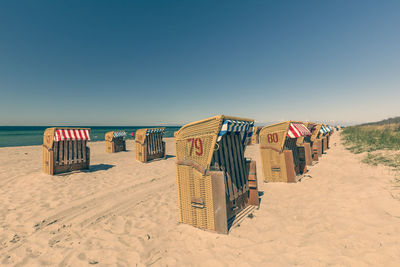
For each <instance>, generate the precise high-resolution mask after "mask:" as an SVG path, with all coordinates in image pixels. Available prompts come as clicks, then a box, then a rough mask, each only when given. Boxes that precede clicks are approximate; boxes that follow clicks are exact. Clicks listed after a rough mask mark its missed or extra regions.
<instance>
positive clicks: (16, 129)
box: [0, 126, 181, 147]
mask: <svg viewBox="0 0 400 267" xmlns="http://www.w3.org/2000/svg"><path fill="white" fill-rule="evenodd" d="M66 127H74V126H66ZM78 127H79V128H90V129H91V130H90V140H91V141H104V137H105V134H106V132H109V131H116V130H122V131H126V133H127V138H126V139H128V140H129V139H131V140H133V139H134V138H133V137H132V136H131V133H132V132H134V133H135V132H136V130H138V129H143V128H165V134H164V137H173V136H174V132H175V131H178V130H179V129H180V128H181V126H78ZM46 128H49V126H0V147H10V146H34V145H42V144H43V133H44V130H45V129H46Z"/></svg>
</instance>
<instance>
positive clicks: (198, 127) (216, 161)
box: [175, 115, 259, 234]
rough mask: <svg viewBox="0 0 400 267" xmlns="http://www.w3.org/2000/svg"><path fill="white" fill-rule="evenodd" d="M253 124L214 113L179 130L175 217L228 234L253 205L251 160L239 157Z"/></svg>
mask: <svg viewBox="0 0 400 267" xmlns="http://www.w3.org/2000/svg"><path fill="white" fill-rule="evenodd" d="M253 125H254V121H253V120H250V119H242V118H235V117H228V116H224V115H219V116H215V117H211V118H208V119H205V120H201V121H197V122H193V123H189V124H187V125H185V126H183V127H182V128H181V129H180V130H179V131H178V133H177V135H176V136H175V145H176V156H177V163H176V164H177V178H176V180H177V191H178V203H179V222H181V223H186V224H190V225H192V226H195V227H198V228H202V229H208V230H211V231H216V232H218V233H225V234H227V233H228V232H229V229H230V228H231V227H232V226H233V225H236V224H237V223H238V222H239V221H240V220H241V219H242V218H244V217H245V216H246V215H247V214H249V213H250V212H251V211H252V210H253V209H254V207H255V206H258V204H259V203H258V201H259V200H258V191H257V190H258V189H257V176H256V165H255V161H250V160H248V159H246V158H245V157H244V152H245V149H246V146H247V144H248V141H249V139H250V138H251V135H252V132H253ZM249 196H250V198H249Z"/></svg>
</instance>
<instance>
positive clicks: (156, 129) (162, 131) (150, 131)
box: [146, 128, 165, 135]
mask: <svg viewBox="0 0 400 267" xmlns="http://www.w3.org/2000/svg"><path fill="white" fill-rule="evenodd" d="M164 132H165V129H164V128H154V129H147V131H146V135H149V134H151V133H162V134H163V133H164Z"/></svg>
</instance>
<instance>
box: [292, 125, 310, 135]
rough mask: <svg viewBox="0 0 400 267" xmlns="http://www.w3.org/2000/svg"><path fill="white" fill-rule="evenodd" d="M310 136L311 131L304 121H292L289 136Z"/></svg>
mask: <svg viewBox="0 0 400 267" xmlns="http://www.w3.org/2000/svg"><path fill="white" fill-rule="evenodd" d="M304 135H305V136H310V135H311V132H310V131H309V130H308V129H307V127H306V126H304V124H302V123H291V124H290V125H289V131H288V133H287V136H288V137H290V138H297V137H300V136H304Z"/></svg>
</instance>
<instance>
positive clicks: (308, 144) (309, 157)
mask: <svg viewBox="0 0 400 267" xmlns="http://www.w3.org/2000/svg"><path fill="white" fill-rule="evenodd" d="M303 124H304V126H306V127H307V129H308V130H309V131H310V132H311V135H308V136H307V135H303V136H301V137H299V138H297V144H298V145H299V146H303V147H304V158H305V161H306V165H307V166H312V165H313V161H318V153H317V152H316V151H315V154H314V152H313V151H314V150H313V148H314V142H313V141H312V140H311V137H312V135H313V133H314V131H315V127H316V126H317V124H316V123H312V122H303Z"/></svg>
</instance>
